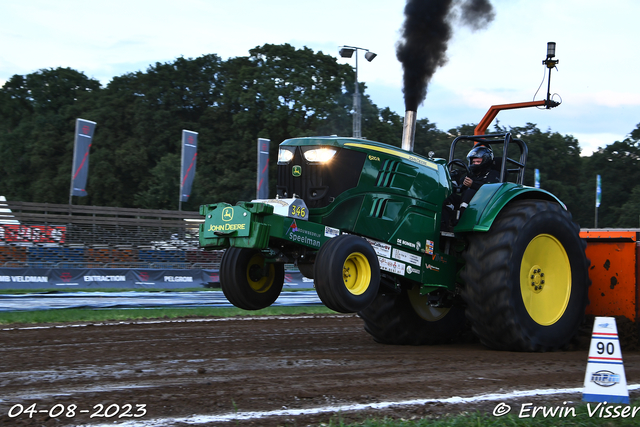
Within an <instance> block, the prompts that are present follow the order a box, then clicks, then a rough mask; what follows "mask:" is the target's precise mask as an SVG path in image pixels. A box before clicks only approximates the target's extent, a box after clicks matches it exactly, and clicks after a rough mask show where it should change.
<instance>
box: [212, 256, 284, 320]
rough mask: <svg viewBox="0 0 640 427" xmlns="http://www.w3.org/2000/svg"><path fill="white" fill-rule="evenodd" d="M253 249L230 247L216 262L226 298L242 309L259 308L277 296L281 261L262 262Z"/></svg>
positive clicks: (282, 280) (262, 259) (282, 281)
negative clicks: (218, 265) (218, 264)
mask: <svg viewBox="0 0 640 427" xmlns="http://www.w3.org/2000/svg"><path fill="white" fill-rule="evenodd" d="M265 261H266V259H265V256H264V254H263V253H262V252H261V251H260V250H257V249H245V248H235V247H231V248H229V249H227V250H226V251H225V253H224V255H223V257H222V261H221V263H220V286H221V288H222V292H223V293H224V296H225V297H227V299H228V300H229V302H230V303H231V304H233V305H235V306H236V307H238V308H242V309H244V310H260V309H262V308H265V307H269V306H270V305H271V304H273V303H274V302H275V300H276V299H278V296H279V295H280V292H281V291H282V285H283V284H284V264H282V263H278V264H275V263H267V262H265Z"/></svg>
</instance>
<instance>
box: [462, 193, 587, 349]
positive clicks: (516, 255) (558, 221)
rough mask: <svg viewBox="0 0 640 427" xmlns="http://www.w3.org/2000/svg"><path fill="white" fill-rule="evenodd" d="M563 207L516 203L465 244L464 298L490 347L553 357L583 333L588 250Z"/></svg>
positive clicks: (476, 327) (539, 202)
mask: <svg viewBox="0 0 640 427" xmlns="http://www.w3.org/2000/svg"><path fill="white" fill-rule="evenodd" d="M579 232H580V229H579V227H578V225H577V224H575V223H574V222H572V220H571V214H570V213H569V212H567V211H566V210H564V209H563V208H562V207H561V206H560V205H559V204H558V203H554V202H550V201H544V200H520V201H514V202H512V203H511V204H509V205H508V206H507V207H505V208H504V209H503V211H502V212H501V213H500V214H499V215H498V217H497V218H496V220H495V221H494V223H493V225H492V226H491V229H490V230H489V231H488V232H486V233H474V234H472V235H470V236H468V240H469V242H468V247H467V250H466V251H465V252H464V253H463V256H464V259H465V261H466V265H465V268H464V270H463V272H462V274H461V277H462V279H463V280H464V282H465V286H464V288H463V292H462V296H463V298H464V299H465V301H466V303H467V311H466V312H467V318H468V319H469V320H470V322H471V324H472V328H473V331H474V333H475V334H476V335H477V336H478V338H479V339H480V341H481V342H482V343H483V344H484V345H486V346H487V347H490V348H493V349H496V350H510V351H551V350H557V349H561V348H563V347H564V346H566V345H567V344H568V343H569V342H570V341H571V339H572V338H573V336H574V335H575V334H576V333H577V332H578V329H579V327H580V324H581V322H582V321H583V319H584V314H585V309H586V306H587V304H588V288H589V285H590V284H591V281H590V279H589V275H588V268H589V261H588V260H587V258H586V256H585V252H584V251H585V247H586V243H585V242H584V241H583V240H582V239H580V235H579Z"/></svg>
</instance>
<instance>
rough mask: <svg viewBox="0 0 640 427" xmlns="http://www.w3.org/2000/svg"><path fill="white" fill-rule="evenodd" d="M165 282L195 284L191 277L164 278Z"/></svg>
mask: <svg viewBox="0 0 640 427" xmlns="http://www.w3.org/2000/svg"><path fill="white" fill-rule="evenodd" d="M164 281H165V282H193V277H191V276H164Z"/></svg>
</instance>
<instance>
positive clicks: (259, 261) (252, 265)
mask: <svg viewBox="0 0 640 427" xmlns="http://www.w3.org/2000/svg"><path fill="white" fill-rule="evenodd" d="M264 268H265V263H264V256H262V254H260V253H257V254H255V255H253V256H252V257H251V259H250V260H249V263H248V264H247V282H248V283H249V286H250V287H251V289H253V290H254V291H256V292H258V293H264V292H267V291H268V290H269V289H270V288H271V285H272V284H273V281H274V279H275V276H276V269H275V267H274V266H273V264H267V265H266V270H264ZM265 272H266V275H265V274H264V273H265Z"/></svg>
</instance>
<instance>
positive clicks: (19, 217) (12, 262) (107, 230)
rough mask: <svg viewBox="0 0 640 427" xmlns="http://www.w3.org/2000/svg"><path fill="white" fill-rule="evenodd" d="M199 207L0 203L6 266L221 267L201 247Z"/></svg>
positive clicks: (217, 255)
mask: <svg viewBox="0 0 640 427" xmlns="http://www.w3.org/2000/svg"><path fill="white" fill-rule="evenodd" d="M202 222H204V218H203V217H202V216H201V215H200V214H199V213H198V212H192V211H169V210H151V209H135V208H115V207H103V206H80V205H63V204H51V203H33V202H14V201H7V202H0V265H2V266H4V267H19V268H24V267H32V268H203V266H207V267H213V268H217V266H218V265H219V263H220V259H221V257H222V252H221V251H204V250H202V249H201V248H200V247H199V242H198V227H199V224H200V223H202Z"/></svg>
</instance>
